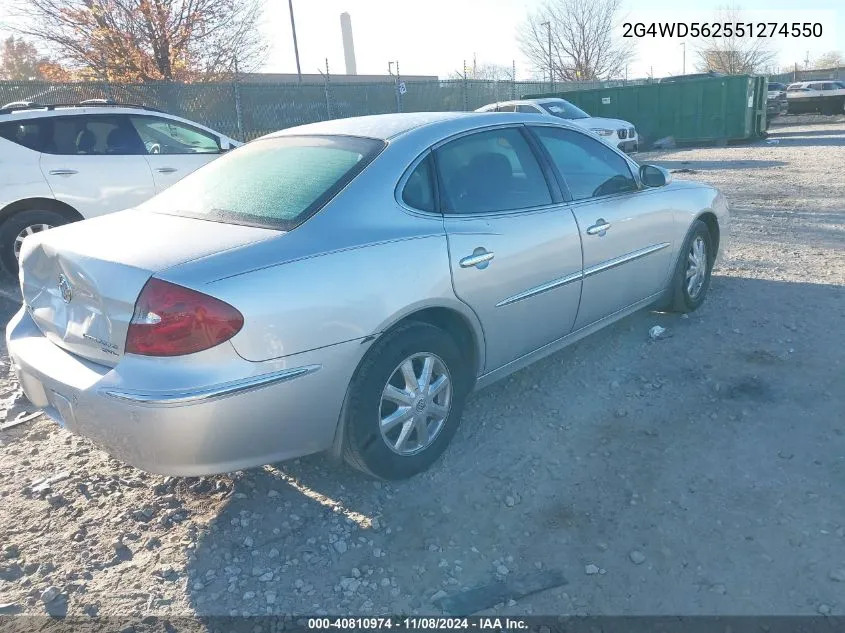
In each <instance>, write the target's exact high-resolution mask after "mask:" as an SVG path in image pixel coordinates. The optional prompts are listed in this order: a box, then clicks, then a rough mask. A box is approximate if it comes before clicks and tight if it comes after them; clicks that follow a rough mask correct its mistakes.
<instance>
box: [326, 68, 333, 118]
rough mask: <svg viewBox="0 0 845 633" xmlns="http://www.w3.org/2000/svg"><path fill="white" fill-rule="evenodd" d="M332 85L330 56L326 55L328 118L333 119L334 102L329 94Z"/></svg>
mask: <svg viewBox="0 0 845 633" xmlns="http://www.w3.org/2000/svg"><path fill="white" fill-rule="evenodd" d="M330 85H331V79H330V75H329V58H328V57H326V84H325V90H326V118H327V119H331V118H332V104H331V99H330V97H329V94H330V92H331V90H330Z"/></svg>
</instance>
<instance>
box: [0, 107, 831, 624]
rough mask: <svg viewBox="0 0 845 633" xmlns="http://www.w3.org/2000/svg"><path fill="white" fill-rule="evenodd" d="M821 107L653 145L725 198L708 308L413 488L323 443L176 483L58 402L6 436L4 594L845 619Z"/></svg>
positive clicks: (596, 347) (585, 345) (35, 598)
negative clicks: (778, 120)
mask: <svg viewBox="0 0 845 633" xmlns="http://www.w3.org/2000/svg"><path fill="white" fill-rule="evenodd" d="M819 120H820V121H821V120H824V121H826V122H825V123H817V124H807V125H796V124H794V123H792V124H790V125H787V126H776V127H773V128H772V130H771V136H770V139H769V141H764V142H761V143H757V144H754V145H746V146H730V147H722V148H706V149H684V150H675V151H668V152H661V153H659V154H649V155H645V154H644V155H641V156H640V159H641V160H649V161H656V162H658V164H663V165H665V166H668V167H670V168H672V169H675V170H689V171H686V172H684V171H680V172H678V173H677V174H676V177H678V178H693V179H698V180H702V181H706V182H710V183H713V184H715V185H717V186H718V187H720V188H721V189H722V190H723V191H724V192H725V193H726V194H727V195H728V196H729V198H730V200H731V202H732V205H733V209H734V224H733V229H732V233H733V235H732V242H731V247H730V249H731V250H730V252H729V256H728V257H727V258H726V259H725V260H724V261H723V262H722V265H721V267H720V269H718V270H717V272H716V274H715V275H714V279H713V284H712V287H711V294H710V296H709V299H708V301H707V302H706V303H705V305H704V307H703V308H702V309H701V310H699V311H698V312H696V313H694V314H692V315H690V316H689V318H686V319H684V318H681V317H678V316H675V315H665V314H655V313H646V312H644V313H639V314H636V315H633V316H631V317H629V318H627V319H625V320H623V321H622V322H620V323H618V324H617V325H615V326H614V327H611V328H610V329H608V330H605V331H604V332H603V333H602V334H600V335H594V336H592V337H590V338H588V339H586V340H584V341H582V342H580V343H578V344H577V345H575V346H573V347H570V348H569V349H567V350H564V351H563V352H561V353H559V354H556V355H555V356H552V357H550V358H548V359H546V360H545V361H542V362H540V363H539V364H536V365H534V366H532V367H530V368H528V369H526V370H523V371H521V372H519V373H518V374H516V375H515V376H513V377H512V378H511V379H509V380H507V381H505V382H503V383H499V384H496V385H494V386H492V387H490V388H488V389H486V390H484V391H481V392H479V393H477V394H475V395H474V396H473V397H472V399H471V401H470V403H469V404H468V406H467V409H466V413H465V417H464V422H463V425H462V427H461V429H460V431H459V432H458V435H457V436H456V438H455V440H454V442H453V444H452V447H451V448H450V450H449V451H448V452H447V454H446V456H445V458H444V459H443V460H442V461H441V462H440V463H438V464H437V465H436V466H435V467H434V468H433V470H431V471H430V472H428V473H426V474H425V475H423V476H420V477H418V478H416V479H413V480H410V481H407V482H402V483H398V484H397V483H390V484H382V483H377V482H373V481H372V480H369V479H365V478H363V477H362V476H360V475H358V474H357V473H356V472H354V471H352V470H351V469H349V468H346V467H344V466H342V465H337V464H335V463H333V462H331V461H330V460H329V459H327V458H326V457H323V456H313V457H309V458H307V459H302V460H298V461H296V462H292V463H284V464H276V465H274V466H272V467H271V466H268V467H265V468H264V469H258V470H254V471H250V472H241V473H234V474H232V475H229V476H220V477H213V478H203V479H192V480H178V479H168V478H164V477H159V476H154V475H148V474H145V473H143V472H140V471H138V470H135V469H133V468H130V467H127V466H125V465H122V464H121V463H119V462H117V461H115V460H112V459H110V458H109V457H107V456H106V455H105V454H103V453H102V452H100V451H99V450H97V449H96V448H95V447H94V446H93V445H92V444H90V443H89V442H88V441H86V440H84V439H81V438H78V437H74V436H71V435H70V434H68V433H67V432H65V431H63V430H61V429H59V428H58V427H57V426H56V425H54V424H53V423H51V422H50V421H49V420H47V419H46V418H44V417H38V418H36V419H35V420H33V421H30V422H27V423H25V424H22V425H20V426H17V427H14V428H11V429H8V430H5V431H0V472H2V473H3V476H2V478H0V497H2V500H0V504H1V505H2V512H0V534H2V544H3V548H4V551H3V553H2V554H0V603H3V604H2V605H0V609H2V611H3V612H6V613H15V612H17V613H32V614H37V613H44V612H45V611H49V612H51V613H59V614H60V613H69V614H92V615H93V614H99V615H118V614H119V615H130V616H141V615H149V614H157V615H162V616H167V615H176V614H194V613H196V614H241V613H246V614H265V613H273V614H292V613H293V614H314V613H326V612H327V613H332V614H344V613H347V614H348V613H357V614H365V613H379V612H384V613H388V612H392V613H395V612H418V613H428V614H431V613H440V612H441V610H442V609H443V608H445V609H449V608H453V607H450V605H449V602H448V600H449V599H450V598H451V597H452V596H454V595H456V594H458V593H459V592H460V591H461V590H462V589H465V588H476V587H480V586H485V585H489V584H491V583H497V582H499V583H500V584H498V585H495V584H494V585H493V586H492V587H491V588H488V589H484V590H482V591H479V592H476V593H475V594H473V595H475V596H476V597H478V596H480V598H479V599H478V600H474V601H469V599H467V600H468V601H466V602H465V603H463V604H464V606H463V607H462V609H467V610H470V611H479V610H482V611H483V612H484V613H496V614H514V615H517V614H532V613H533V614H619V613H625V614H814V613H822V614H845V437H843V433H845V413H843V412H845V363H843V357H844V356H843V349H845V328H843V323H844V322H845V321H844V320H843V319H845V177H843V166H845V119H843V118H842V117H840V118H839V119H838V120H836V119H832V118H830V117H828V118H827V119H821V118H820V119H819ZM808 121H809V119H808ZM831 121H833V122H831ZM773 141H777V142H773ZM9 293H11V294H12V295H13V294H14V290H13V289H12V290H11V291H9V290H7V294H9ZM15 309H16V307H15V305H14V304H13V303H12V302H11V301H9V300H6V299H2V300H0V316H2V322H3V323H5V321H6V320H7V319H8V317H9V316H10V315H11V314H12V313H13V311H14V310H15ZM657 324H659V325H663V326H665V327H667V328H668V329H669V333H670V334H671V336H670V337H669V338H666V339H663V340H659V341H651V340H649V338H648V334H647V332H648V329H649V327H651V326H652V325H657ZM2 352H3V370H2V373H3V374H5V372H6V368H7V367H8V359H7V358H6V357H5V348H3V349H2ZM0 397H3V398H4V399H5V400H4V405H3V411H4V413H3V414H0V416H2V415H6V417H7V419H13V418H15V417H16V416H17V415H18V414H19V413H20V412H21V411H26V403H25V402H23V401H22V400H21V399H20V397H19V392H18V391H17V385H16V384H15V382H14V381H13V380H12V379H10V378H8V377H6V378H4V379H3V381H2V384H0ZM243 415H244V416H248V415H249V411H244V412H243ZM50 477H52V478H53V480H48V481H47V482H46V485H45V482H44V480H45V478H50ZM548 585H554V586H551V587H547V586H548ZM543 587H546V588H544V589H543V590H542V591H536V590H537V589H540V588H543ZM496 588H499V589H501V588H504V589H505V591H504V593H502V594H500V595H498V596H496V597H492V598H491V597H490V596H494V595H495V594H496V591H497V589H496ZM532 591H535V592H534V593H531V592H532ZM526 593H528V594H530V595H523V594H526ZM512 597H516V599H515V600H512V599H510V598H512ZM444 599H445V600H446V601H445V602H444ZM494 602H498V603H499V604H498V605H496V604H492V603H494Z"/></svg>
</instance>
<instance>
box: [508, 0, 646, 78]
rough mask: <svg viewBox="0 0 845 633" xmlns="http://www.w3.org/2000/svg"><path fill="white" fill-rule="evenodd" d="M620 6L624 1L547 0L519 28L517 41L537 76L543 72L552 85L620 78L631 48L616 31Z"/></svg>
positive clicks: (629, 57)
mask: <svg viewBox="0 0 845 633" xmlns="http://www.w3.org/2000/svg"><path fill="white" fill-rule="evenodd" d="M621 5H622V0H592V1H589V2H586V1H584V0H545V1H544V2H543V4H541V5H540V7H539V9H537V10H536V11H534V12H533V13H530V14H529V15H528V17H527V19H526V20H525V22H524V23H523V24H522V25H521V26H520V27H519V28H518V29H517V41H518V42H519V45H520V48H521V49H522V53H523V54H524V55H525V56H526V57H527V58H528V59H529V60H530V61H531V64H532V65H533V66H534V69H535V72H542V71H544V70H545V71H546V75H547V76H548V75H549V74H551V77H552V79H553V80H554V81H576V80H579V79H613V78H618V77H622V76H624V74H625V66H626V64H627V63H628V62H629V61H630V60H631V58H632V57H633V46H632V44H630V43H628V42H626V41H625V40H622V38H620V37H617V35H616V34H615V33H614V31H615V29H616V27H617V26H618V14H619V11H620V8H621ZM547 24H548V26H547ZM549 37H551V47H550V46H549ZM549 48H551V55H550V54H549ZM550 57H551V59H550ZM549 69H551V72H549Z"/></svg>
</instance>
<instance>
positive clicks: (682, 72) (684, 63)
mask: <svg viewBox="0 0 845 633" xmlns="http://www.w3.org/2000/svg"><path fill="white" fill-rule="evenodd" d="M681 46H683V47H684V56H683V60H684V61H683V70H682V71H681V74H682V75H686V74H687V43H686V42H681Z"/></svg>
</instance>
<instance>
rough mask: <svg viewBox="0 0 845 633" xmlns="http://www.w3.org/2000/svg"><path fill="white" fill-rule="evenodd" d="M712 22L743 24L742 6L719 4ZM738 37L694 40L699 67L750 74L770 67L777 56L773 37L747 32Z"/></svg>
mask: <svg viewBox="0 0 845 633" xmlns="http://www.w3.org/2000/svg"><path fill="white" fill-rule="evenodd" d="M713 22H721V23H727V22H730V23H733V24H742V23H746V22H748V20H745V19H743V16H742V9H740V8H739V7H735V6H727V7H720V8H719V9H718V10H717V11H716V15H715V16H714V18H713ZM744 35H745V36H744V37H738V36H737V35H736V33H735V32H734V33H733V35H732V36H731V37H711V38H701V39H699V40H698V41H697V42H696V44H695V51H696V53H697V55H698V60H697V63H696V70H698V71H699V72H708V71H715V72H719V73H725V74H726V75H748V74H754V73H759V72H761V71H763V70H764V69H766V68H771V67H772V66H773V63H774V62H775V61H776V58H777V51H776V50H774V49H773V48H772V45H771V43H770V42H771V40H770V39H769V38H765V37H750V36H749V34H748V33H745V34H744Z"/></svg>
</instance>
